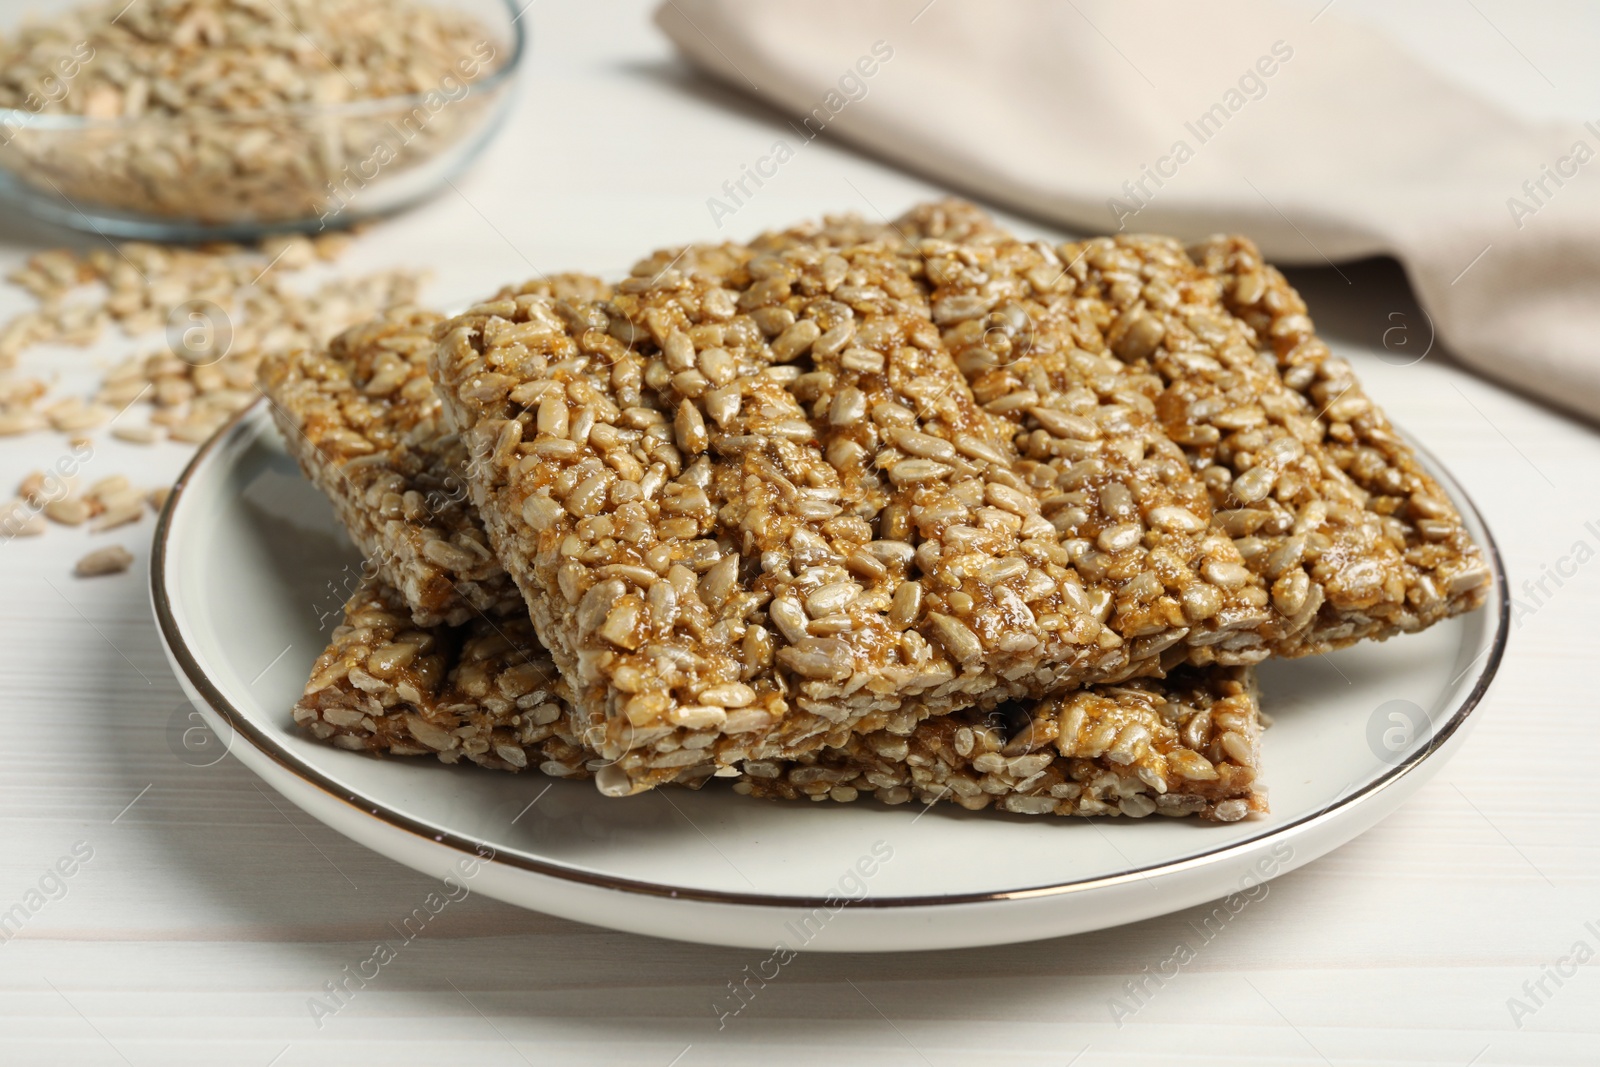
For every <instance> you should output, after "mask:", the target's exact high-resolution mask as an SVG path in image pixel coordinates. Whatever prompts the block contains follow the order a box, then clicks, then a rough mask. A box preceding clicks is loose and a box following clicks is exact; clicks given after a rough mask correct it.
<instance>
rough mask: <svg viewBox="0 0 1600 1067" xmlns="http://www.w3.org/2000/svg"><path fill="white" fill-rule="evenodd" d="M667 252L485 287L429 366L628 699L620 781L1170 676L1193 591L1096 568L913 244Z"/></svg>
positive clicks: (484, 502)
mask: <svg viewBox="0 0 1600 1067" xmlns="http://www.w3.org/2000/svg"><path fill="white" fill-rule="evenodd" d="M717 255H721V253H718V254H717ZM647 269H648V270H649V271H650V273H647V274H640V275H635V276H634V277H632V278H629V279H628V280H626V281H624V282H622V283H621V284H620V285H619V286H618V287H617V295H616V296H615V297H614V298H613V299H612V300H610V301H604V302H592V303H583V302H576V301H565V300H550V299H546V298H543V297H538V296H533V295H525V296H517V297H515V298H510V297H507V298H502V299H498V300H495V301H491V302H489V303H486V304H483V305H479V306H478V307H475V308H473V309H471V310H470V311H469V312H468V313H466V314H465V315H463V316H460V317H458V318H457V319H455V320H452V321H451V322H450V323H448V324H445V325H443V326H441V327H440V329H439V331H438V333H439V336H440V338H441V343H440V345H439V348H438V350H437V352H436V354H435V362H434V364H433V365H432V370H433V375H434V378H435V381H436V383H437V384H438V385H439V387H440V390H441V392H442V394H443V396H444V399H445V404H446V407H447V409H448V410H450V412H451V414H452V416H453V418H454V420H455V422H456V424H457V425H458V426H460V427H462V428H463V437H464V439H465V440H467V442H468V444H469V447H470V448H471V449H472V451H473V453H474V455H475V456H478V457H481V458H480V459H478V460H475V461H474V462H473V463H472V465H471V468H470V475H469V482H470V483H471V485H472V489H473V494H474V500H475V502H476V503H477V505H478V507H479V510H480V512H481V514H482V516H483V518H484V520H485V524H486V526H487V528H488V531H489V534H490V537H491V539H492V540H493V542H494V545H495V548H496V551H497V554H498V555H499V557H500V558H501V560H502V561H503V562H504V564H505V565H506V568H507V570H508V571H510V572H511V574H512V576H513V577H514V578H516V580H517V583H518V585H519V586H520V587H521V588H522V591H523V593H524V595H525V597H526V598H527V600H528V603H529V606H530V610H531V612H532V617H533V620H534V623H535V625H536V627H537V628H538V632H539V634H540V636H541V638H543V639H544V643H545V644H546V645H547V646H548V647H549V648H550V650H551V652H552V654H553V655H554V657H555V659H556V662H557V664H558V665H560V667H561V669H562V671H563V673H564V674H565V675H566V677H567V678H568V679H569V681H570V682H571V683H572V684H573V686H574V689H575V690H576V692H577V694H578V695H577V700H578V702H579V704H580V705H582V706H584V707H585V708H586V709H590V710H593V709H599V710H600V711H601V713H602V714H603V716H604V721H605V723H606V736H605V738H604V739H603V740H602V741H601V742H600V743H599V746H598V747H599V749H600V751H601V753H602V754H603V755H604V756H605V757H606V758H607V759H609V760H613V761H615V762H613V763H612V764H610V765H609V766H608V768H607V772H606V774H604V775H603V776H602V778H601V785H602V788H603V789H605V790H607V791H609V792H616V793H625V792H629V791H633V790H635V789H638V788H648V787H649V786H650V785H652V784H654V783H656V782H658V781H661V780H665V779H667V778H669V777H671V776H672V775H674V774H676V773H677V771H678V770H680V769H681V768H682V767H684V766H688V765H690V764H691V763H692V762H693V761H694V760H696V759H700V760H707V761H711V762H714V763H716V764H717V765H719V766H730V765H734V764H737V763H740V762H742V761H744V760H746V759H771V758H789V757H792V756H794V755H797V754H799V753H802V752H805V751H808V750H810V749H812V748H816V747H819V746H821V745H822V744H824V743H829V744H837V743H841V742H842V741H843V739H844V737H845V736H847V735H848V733H849V732H851V731H852V730H872V729H879V728H883V727H884V726H886V725H890V724H891V723H897V724H898V723H904V724H905V725H909V722H905V721H904V720H905V719H906V717H909V720H910V721H912V722H914V721H915V719H916V717H918V716H922V715H930V714H941V713H944V712H947V711H949V710H951V709H953V708H956V707H961V706H964V705H967V704H970V703H973V702H974V701H977V700H979V699H982V700H985V701H987V702H990V703H993V702H998V701H1000V700H1003V699H1006V698H1008V697H1014V696H1041V695H1044V694H1047V693H1050V692H1055V691H1060V690H1061V689H1062V688H1064V687H1068V686H1071V685H1076V684H1083V683H1091V682H1097V681H1112V680H1118V679H1122V678H1127V677H1132V676H1137V675H1141V674H1150V673H1155V672H1158V671H1159V670H1160V668H1161V665H1162V661H1161V653H1162V651H1163V650H1164V649H1165V648H1166V647H1167V646H1169V645H1170V644H1171V643H1172V640H1171V639H1170V638H1171V635H1172V634H1173V633H1176V634H1177V638H1178V639H1181V638H1182V636H1183V632H1184V631H1186V630H1187V626H1186V621H1185V618H1184V616H1183V614H1182V611H1181V609H1180V608H1179V607H1178V605H1177V603H1176V602H1175V601H1174V600H1173V599H1172V598H1170V597H1161V596H1154V597H1150V598H1148V599H1141V600H1139V601H1138V602H1137V603H1131V604H1127V605H1124V604H1119V603H1118V594H1119V591H1120V590H1121V588H1122V586H1123V584H1124V582H1125V581H1126V579H1127V577H1128V576H1127V575H1122V574H1118V573H1113V572H1111V571H1110V570H1106V571H1104V572H1103V573H1101V574H1099V575H1098V576H1097V577H1095V578H1092V579H1086V578H1085V577H1084V576H1083V575H1082V574H1080V572H1079V570H1078V569H1077V568H1076V567H1075V566H1074V563H1073V558H1072V553H1071V552H1070V551H1069V549H1068V547H1067V545H1066V543H1065V539H1064V537H1063V535H1062V533H1061V532H1060V531H1059V530H1058V529H1057V528H1056V527H1055V526H1054V525H1053V524H1052V523H1051V522H1049V521H1048V520H1046V519H1045V518H1043V516H1042V515H1041V514H1040V499H1039V494H1038V492H1037V491H1036V489H1035V487H1034V486H1033V485H1031V484H1030V483H1029V482H1028V481H1026V480H1025V479H1024V478H1022V477H1020V476H1019V474H1018V473H1017V471H1018V465H1019V462H1020V460H1019V457H1018V456H1017V454H1016V452H1015V451H1014V449H1013V447H1012V444H1011V437H1012V435H1013V433H1014V429H1015V428H1014V425H1013V424H1011V423H1009V422H1007V421H1006V420H1004V419H1002V418H1000V417H999V416H997V415H994V414H992V413H990V412H987V411H985V410H984V409H983V408H982V407H980V406H979V405H978V404H977V402H976V401H975V400H974V398H973V396H972V393H971V391H970V389H969V388H968V386H967V383H966V381H965V378H964V376H963V375H962V373H961V371H960V369H959V368H957V366H956V365H955V362H954V360H953V359H952V358H951V356H950V353H949V351H948V350H947V349H946V348H945V346H944V344H943V342H942V341H941V339H940V336H939V328H938V325H937V324H936V323H935V317H936V315H937V314H939V312H938V311H936V309H935V308H934V307H933V306H932V305H931V304H930V303H929V300H928V296H927V293H926V292H925V290H924V289H923V287H922V286H920V285H919V283H918V281H917V280H916V278H914V277H913V276H912V274H911V273H910V271H909V269H908V267H907V266H906V261H905V259H904V257H903V255H902V254H901V252H900V251H899V250H897V249H894V248H891V247H890V246H889V245H888V244H887V243H877V244H869V245H859V246H853V247H850V248H839V249H836V250H835V249H828V248H818V247H813V246H809V245H806V244H804V243H800V244H797V245H796V246H795V247H792V248H788V249H785V250H783V251H779V252H773V253H762V254H759V255H756V256H754V257H750V258H748V259H743V260H741V258H740V257H739V256H738V255H737V254H733V253H730V254H728V255H727V256H726V257H724V258H722V259H720V260H719V259H717V256H714V255H711V254H709V253H708V254H707V255H705V256H702V257H701V258H700V259H698V260H697V261H696V266H695V271H694V273H690V274H684V273H683V272H682V271H681V270H679V269H678V268H677V267H672V266H668V267H662V268H659V269H658V268H656V267H655V265H654V264H653V263H649V264H648V265H647ZM1129 491H1130V494H1132V495H1134V496H1136V497H1137V496H1140V495H1142V493H1143V489H1142V488H1140V487H1130V489H1129ZM1202 499H1203V498H1202ZM1172 507H1173V508H1174V509H1177V507H1178V505H1177V504H1176V503H1174V504H1173V505H1172ZM1180 518H1181V517H1180V516H1176V515H1175V513H1174V529H1175V535H1176V534H1179V533H1181V534H1182V535H1183V536H1187V537H1199V536H1202V531H1203V529H1204V526H1205V524H1204V522H1203V521H1201V520H1200V519H1199V518H1198V517H1196V516H1193V515H1192V514H1191V515H1190V517H1189V519H1188V520H1187V521H1184V522H1181V523H1180V522H1179V521H1178V520H1179V519H1180ZM1091 521H1092V520H1091ZM1197 523H1198V525H1199V526H1200V528H1201V529H1200V530H1196V529H1194V528H1193V527H1194V526H1195V525H1196V524H1197ZM1105 525H1106V526H1107V527H1109V526H1110V525H1112V524H1111V523H1110V522H1109V521H1108V522H1107V523H1106V524H1105ZM1178 527H1182V529H1178ZM1113 544H1114V546H1118V547H1116V550H1119V551H1120V547H1121V546H1122V536H1121V535H1120V534H1119V535H1118V536H1117V537H1116V538H1114V541H1113ZM1111 550H1112V549H1107V551H1111ZM1196 580H1198V581H1209V579H1205V578H1203V577H1201V578H1199V579H1196ZM1217 595H1218V596H1219V597H1220V596H1222V595H1223V593H1222V592H1221V591H1220V590H1219V591H1218V594H1217Z"/></svg>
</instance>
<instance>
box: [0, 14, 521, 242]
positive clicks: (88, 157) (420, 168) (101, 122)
mask: <svg viewBox="0 0 1600 1067" xmlns="http://www.w3.org/2000/svg"><path fill="white" fill-rule="evenodd" d="M435 6H441V7H447V8H449V9H450V10H452V11H454V12H456V13H458V14H462V15H469V16H472V17H474V18H476V19H477V20H478V21H480V22H481V23H482V24H483V26H484V31H485V32H484V37H485V40H483V41H480V42H478V43H477V44H476V45H475V47H474V49H473V54H471V55H467V56H463V57H461V59H460V60H459V61H458V64H457V65H458V68H459V72H460V74H461V77H455V76H453V75H445V76H443V77H441V79H440V82H439V86H438V88H436V89H433V90H430V91H428V92H426V93H415V94H410V95H405V96H386V97H376V98H373V99H366V100H353V101H347V102H342V103H338V104H331V105H318V104H305V105H296V106H286V107H281V108H273V109H263V110H260V111H253V112H237V113H229V114H222V113H215V112H213V113H196V114H195V115H193V116H192V117H191V116H187V115H176V116H163V115H152V116H143V117H137V118H107V119H101V118H90V117H86V116H83V115H76V114H73V115H63V114H49V113H45V112H44V111H43V110H42V107H41V109H40V110H32V109H29V108H27V107H20V108H0V197H5V198H6V199H7V200H8V201H10V202H11V203H12V204H13V205H15V206H16V207H18V208H20V209H21V210H22V211H23V212H25V213H27V214H31V215H33V216H35V217H38V218H42V219H45V220H48V221H50V222H55V223H59V224H62V225H66V226H70V227H74V228H76V229H80V230H87V231H91V232H94V233H99V234H102V235H108V236H113V237H126V238H138V239H143V240H157V241H205V240H250V239H253V238H257V237H261V236H263V235H266V234H271V233H283V232H291V231H298V232H316V231H320V230H324V229H331V228H336V227H340V226H347V225H350V224H352V223H355V222H358V221H360V220H362V219H367V218H372V217H374V216H378V215H383V214H387V213H389V212H393V211H395V210H398V209H400V208H402V207H405V206H407V205H409V204H412V203H415V202H416V201H419V200H422V199H424V198H426V197H428V196H429V195H431V194H432V193H434V192H436V191H438V190H439V189H440V188H441V187H443V185H444V184H445V183H446V182H448V181H449V180H450V179H452V178H453V177H455V176H456V175H457V174H459V173H460V172H462V171H463V170H465V169H466V167H467V166H468V165H470V164H471V163H472V161H473V160H474V159H475V158H476V157H477V156H478V154H479V153H480V152H481V151H482V150H483V148H484V147H485V146H486V145H487V144H488V142H489V141H490V140H491V139H492V138H493V136H494V134H495V132H496V131H497V130H498V128H499V126H500V124H501V122H502V121H503V120H504V118H505V115H506V113H507V111H508V110H509V108H510V105H511V103H512V100H513V98H514V95H513V92H512V86H513V85H514V84H515V82H516V77H517V74H518V72H519V70H520V68H521V66H522V62H523V57H524V55H525V54H526V51H527V41H526V34H525V31H524V27H523V24H522V21H521V18H520V15H521V12H520V11H519V10H518V8H517V7H516V6H515V5H514V4H513V3H512V2H511V0H454V2H451V3H448V4H444V3H437V4H436V5H435ZM33 7H35V5H32V4H13V3H0V28H3V29H9V28H10V27H11V26H14V25H15V24H16V23H17V22H18V21H19V20H20V18H21V17H22V16H24V15H26V14H29V13H30V12H29V11H28V10H27V9H28V8H33ZM32 14H34V15H38V14H39V12H38V11H37V10H35V11H33V12H32ZM65 61H66V62H67V63H68V69H67V70H63V71H62V74H63V78H62V79H61V84H62V85H63V86H64V87H65V86H67V85H68V84H69V83H70V73H69V71H70V69H71V67H70V65H71V60H70V57H69V58H67V59H66V60H65ZM486 69H487V72H486V73H485V72H484V71H485V70H486ZM42 91H48V87H45V89H44V90H42Z"/></svg>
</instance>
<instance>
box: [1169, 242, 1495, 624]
mask: <svg viewBox="0 0 1600 1067" xmlns="http://www.w3.org/2000/svg"><path fill="white" fill-rule="evenodd" d="M1189 255H1190V256H1191V257H1192V258H1193V260H1194V262H1195V263H1197V264H1199V265H1200V267H1201V268H1202V269H1203V270H1205V271H1206V272H1207V273H1208V274H1210V275H1211V276H1212V277H1214V278H1216V279H1217V281H1218V282H1219V283H1220V284H1221V288H1222V299H1223V301H1224V303H1225V304H1226V306H1227V308H1228V310H1229V312H1230V313H1231V314H1233V315H1234V316H1236V317H1237V318H1239V319H1241V320H1242V321H1243V322H1244V323H1245V324H1246V325H1248V326H1249V327H1250V328H1251V330H1252V331H1253V332H1254V336H1255V346H1256V349H1257V350H1258V351H1259V352H1261V353H1263V354H1267V355H1270V356H1271V357H1272V359H1273V361H1274V362H1275V363H1276V365H1277V368H1278V370H1279V372H1280V373H1281V375H1282V377H1283V381H1284V384H1285V385H1287V386H1288V387H1289V388H1290V389H1292V390H1294V391H1295V392H1296V393H1297V394H1298V395H1299V396H1300V397H1302V398H1303V399H1304V401H1305V402H1306V404H1305V407H1306V411H1307V412H1308V413H1310V414H1313V415H1314V417H1315V418H1316V420H1317V424H1318V426H1319V427H1320V428H1321V430H1322V437H1321V445H1322V448H1323V450H1324V451H1325V452H1326V454H1327V455H1328V456H1329V457H1331V458H1332V460H1333V462H1334V463H1335V464H1336V465H1337V466H1338V468H1339V469H1340V470H1341V471H1343V472H1344V473H1345V474H1346V475H1348V476H1349V478H1350V479H1351V481H1353V482H1354V483H1355V484H1356V486H1357V487H1359V489H1360V490H1361V491H1362V493H1364V494H1365V497H1366V499H1365V504H1366V509H1367V510H1368V511H1369V512H1371V513H1374V514H1376V515H1378V516H1380V517H1381V518H1382V521H1383V526H1384V530H1385V533H1386V535H1387V538H1388V540H1389V541H1390V542H1391V543H1392V544H1394V545H1395V547H1396V548H1397V549H1398V550H1399V551H1400V554H1401V556H1402V557H1403V559H1404V562H1405V568H1406V569H1405V571H1404V580H1405V583H1406V596H1405V602H1404V604H1403V605H1399V604H1394V603H1393V602H1392V600H1391V602H1390V604H1388V605H1386V606H1387V607H1391V610H1392V611H1393V614H1392V615H1391V616H1390V620H1391V621H1392V624H1393V625H1394V626H1395V627H1396V628H1398V629H1402V630H1416V629H1421V628H1422V627H1424V626H1428V625H1431V624H1432V623H1434V622H1436V621H1438V620H1439V619H1441V618H1444V617H1447V616H1450V615H1457V614H1460V613H1462V612H1466V611H1471V610H1473V609H1474V608H1477V607H1478V606H1479V605H1481V604H1482V603H1483V601H1484V598H1485V597H1486V596H1487V595H1488V588H1489V578H1490V575H1489V568H1488V565H1487V563H1486V561H1485V560H1484V558H1483V552H1482V550H1481V549H1479V548H1478V546H1476V545H1475V544H1473V543H1472V539H1471V537H1470V536H1469V535H1468V533H1467V532H1466V529H1465V528H1464V527H1463V525H1462V521H1461V515H1460V514H1459V513H1458V512H1457V511H1456V509H1455V507H1454V506H1453V505H1452V504H1451V503H1450V498H1449V496H1448V495H1447V494H1446V493H1445V491H1444V490H1443V488H1441V487H1440V485H1439V484H1438V482H1436V481H1435V480H1434V479H1433V478H1432V477H1431V476H1430V475H1429V474H1428V473H1427V472H1426V471H1425V470H1423V469H1422V466H1421V464H1420V463H1418V462H1417V457H1416V453H1415V452H1414V451H1413V449H1412V448H1411V447H1410V446H1409V445H1408V444H1406V442H1405V440H1404V439H1403V438H1402V437H1401V436H1400V434H1399V432H1398V431H1397V430H1395V428H1394V426H1393V425H1392V424H1391V423H1390V422H1389V420H1388V418H1387V417H1386V416H1385V415H1384V413H1383V411H1382V410H1381V409H1380V408H1379V407H1378V406H1377V405H1376V404H1374V403H1373V402H1372V401H1371V399H1370V398H1368V397H1367V395H1366V393H1365V392H1364V391H1363V390H1362V388H1361V383H1360V382H1358V381H1357V380H1356V377H1355V373H1354V371H1353V370H1352V369H1351V367H1350V364H1349V363H1347V362H1346V361H1344V360H1342V359H1337V358H1335V357H1334V356H1333V355H1332V353H1330V352H1329V351H1328V346H1327V345H1326V344H1325V343H1324V342H1323V341H1322V340H1321V339H1320V338H1318V337H1317V336H1316V334H1315V333H1314V332H1313V328H1312V324H1311V319H1310V317H1309V316H1308V315H1307V314H1306V305H1305V302H1304V301H1303V300H1302V299H1301V298H1300V294H1299V293H1297V292H1295V290H1294V289H1293V287H1291V286H1290V285H1289V282H1288V280H1287V279H1285V278H1284V276H1283V275H1282V274H1281V273H1279V272H1278V270H1277V269H1276V268H1274V267H1271V266H1268V265H1267V264H1265V263H1264V262H1263V261H1262V258H1261V253H1260V252H1259V251H1258V250H1257V249H1256V247H1255V245H1253V244H1252V243H1250V242H1249V241H1248V240H1246V239H1244V238H1242V237H1216V238H1212V239H1211V240H1209V241H1206V242H1204V243H1202V244H1200V245H1198V246H1196V247H1195V248H1192V249H1190V252H1189ZM1241 519H1243V516H1241ZM1245 521H1247V522H1253V521H1255V519H1254V516H1253V515H1252V516H1250V517H1249V519H1247V520H1245ZM1263 525H1265V523H1263ZM1258 529H1259V528H1258ZM1295 532H1296V533H1299V531H1298V530H1296V531H1295ZM1285 546H1288V547H1285ZM1280 548H1281V549H1283V550H1284V552H1285V554H1287V553H1288V552H1289V551H1291V550H1292V548H1293V546H1292V545H1289V542H1288V540H1287V539H1284V540H1280V541H1278V542H1277V543H1276V544H1274V545H1273V546H1272V547H1271V548H1269V549H1267V550H1268V551H1269V552H1271V551H1277V550H1278V549H1280ZM1280 562H1281V560H1274V561H1273V565H1274V566H1276V565H1277V564H1278V563H1280ZM1268 573H1269V574H1270V573H1271V571H1270V569H1269V571H1268Z"/></svg>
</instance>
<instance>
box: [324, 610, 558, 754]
mask: <svg viewBox="0 0 1600 1067" xmlns="http://www.w3.org/2000/svg"><path fill="white" fill-rule="evenodd" d="M559 692H560V681H559V679H558V678H557V676H556V672H555V665H554V664H553V663H551V662H550V657H549V655H548V654H547V653H546V652H545V651H544V649H543V648H541V647H540V646H539V644H538V643H537V642H536V641H533V640H532V627H531V626H530V625H529V623H528V622H527V620H526V619H525V618H521V617H518V616H512V617H509V618H504V619H499V620H491V619H489V618H488V617H487V616H481V615H480V616H477V617H475V618H474V619H473V620H472V621H471V622H470V623H468V624H467V625H466V626H461V627H452V626H446V625H432V626H417V625H416V624H415V623H413V622H412V618H411V610H410V607H409V606H408V605H407V603H406V598H405V596H404V595H403V594H401V593H400V592H399V591H398V590H396V589H395V588H394V587H393V586H390V585H388V584H387V583H386V582H384V581H383V580H382V579H380V578H368V579H366V580H364V581H363V582H362V584H361V585H360V586H359V587H358V588H357V589H356V592H355V595H354V596H352V597H351V598H350V601H349V602H348V603H347V604H346V605H345V613H344V619H343V621H342V622H341V623H340V624H339V626H337V627H336V628H335V629H334V631H333V637H332V640H331V641H330V643H329V645H328V648H327V650H326V651H325V652H323V653H322V655H320V656H319V657H317V662H316V665H315V666H314V667H313V668H312V670H311V678H310V680H309V681H308V682H307V683H306V687H305V692H304V695H303V696H302V697H301V699H300V701H299V703H297V704H296V705H295V708H294V720H295V722H296V723H298V724H299V725H300V726H302V727H304V728H305V729H306V730H308V731H310V733H311V734H312V736H314V737H316V738H318V739H319V740H323V741H328V742H330V743H332V744H335V745H337V746H339V747H340V748H347V749H353V750H356V751H371V752H384V753H388V754H390V755H395V756H419V755H428V754H433V755H436V756H438V758H439V759H441V760H443V761H444V762H445V763H455V762H458V761H459V760H461V759H462V758H466V759H468V760H471V761H472V762H473V763H477V764H480V765H482V766H485V767H490V768H494V769H497V770H521V769H522V768H524V767H527V766H529V765H530V764H531V765H533V766H536V767H538V768H539V769H540V770H542V771H544V772H545V773H546V774H549V775H553V776H555V777H558V778H570V777H585V776H587V774H588V771H587V770H586V769H585V766H584V764H585V762H586V761H587V760H588V759H589V754H588V753H586V752H584V751H583V750H582V749H581V748H580V747H578V745H577V744H576V743H575V739H574V738H573V736H572V734H571V733H570V730H569V724H568V720H567V717H566V711H567V702H566V701H565V700H564V699H563V698H562V697H561V696H560V695H559Z"/></svg>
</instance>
